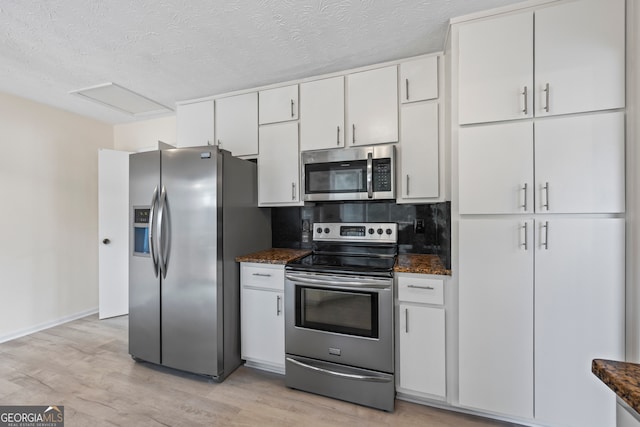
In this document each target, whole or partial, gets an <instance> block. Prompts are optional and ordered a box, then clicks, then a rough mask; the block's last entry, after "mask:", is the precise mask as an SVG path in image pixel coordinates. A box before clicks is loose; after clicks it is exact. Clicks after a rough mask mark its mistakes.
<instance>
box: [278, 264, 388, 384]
mask: <svg viewBox="0 0 640 427" xmlns="http://www.w3.org/2000/svg"><path fill="white" fill-rule="evenodd" d="M286 278H287V280H286V282H285V350H286V353H287V354H290V355H296V356H305V357H309V358H314V359H319V360H326V361H329V362H333V363H339V364H343V365H350V366H357V367H360V368H366V369H373V370H377V371H382V372H388V373H392V372H393V367H394V363H393V279H391V278H376V277H366V276H349V275H335V274H322V273H310V272H297V271H288V272H287V274H286Z"/></svg>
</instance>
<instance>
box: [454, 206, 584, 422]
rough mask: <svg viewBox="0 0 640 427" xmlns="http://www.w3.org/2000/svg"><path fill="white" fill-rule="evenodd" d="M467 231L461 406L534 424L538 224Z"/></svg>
mask: <svg viewBox="0 0 640 427" xmlns="http://www.w3.org/2000/svg"><path fill="white" fill-rule="evenodd" d="M459 226H460V228H459V244H460V247H459V260H460V275H459V285H458V286H459V322H460V323H459V399H460V405H462V406H465V407H469V408H476V409H480V410H483V411H489V412H495V413H499V414H505V415H510V416H514V417H522V418H532V417H533V253H534V247H533V221H530V220H527V221H524V220H518V219H463V220H460V223H459ZM554 354H555V352H554ZM586 369H587V371H588V366H587V368H586Z"/></svg>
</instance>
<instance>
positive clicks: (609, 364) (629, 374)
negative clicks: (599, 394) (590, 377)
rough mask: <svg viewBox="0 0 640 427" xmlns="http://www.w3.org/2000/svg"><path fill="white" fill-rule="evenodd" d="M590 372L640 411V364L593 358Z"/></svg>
mask: <svg viewBox="0 0 640 427" xmlns="http://www.w3.org/2000/svg"><path fill="white" fill-rule="evenodd" d="M591 372H593V374H594V375H595V376H596V377H598V378H600V380H602V382H603V383H605V384H606V385H607V386H609V388H610V389H611V390H613V391H614V392H615V393H616V394H617V395H618V397H620V398H621V399H622V400H624V401H625V402H626V403H627V405H629V406H630V407H632V408H633V409H635V411H636V412H638V413H640V364H637V363H629V362H616V361H614V360H604V359H594V360H593V362H592V364H591Z"/></svg>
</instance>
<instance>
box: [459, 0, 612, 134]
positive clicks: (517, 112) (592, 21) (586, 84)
mask: <svg viewBox="0 0 640 427" xmlns="http://www.w3.org/2000/svg"><path fill="white" fill-rule="evenodd" d="M534 15H535V31H534ZM534 34H535V40H534ZM534 46H535V52H534ZM458 48H459V57H458V78H459V99H460V104H459V109H458V114H459V123H460V124H471V123H481V122H492V121H502V120H512V119H518V118H526V117H532V115H535V116H547V115H559V114H569V113H580V112H587V111H599V110H608V109H614V108H622V107H624V104H625V1H624V0H581V1H573V2H563V3H561V4H559V5H552V6H549V7H543V8H540V9H539V10H536V11H535V12H523V13H517V14H513V15H506V16H499V17H496V18H488V19H485V20H482V21H478V22H472V23H469V24H463V25H460V28H459V33H458ZM534 62H535V68H534ZM534 69H535V82H534V81H533V74H534ZM525 101H526V104H525ZM534 109H535V111H534Z"/></svg>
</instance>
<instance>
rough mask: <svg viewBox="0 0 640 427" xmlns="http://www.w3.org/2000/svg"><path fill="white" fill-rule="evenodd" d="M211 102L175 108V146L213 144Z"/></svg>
mask: <svg viewBox="0 0 640 427" xmlns="http://www.w3.org/2000/svg"><path fill="white" fill-rule="evenodd" d="M213 123H214V121H213V101H203V102H194V103H193V104H185V105H178V107H177V108H176V145H177V146H178V147H200V146H203V145H209V144H213V130H214V124H213Z"/></svg>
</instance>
